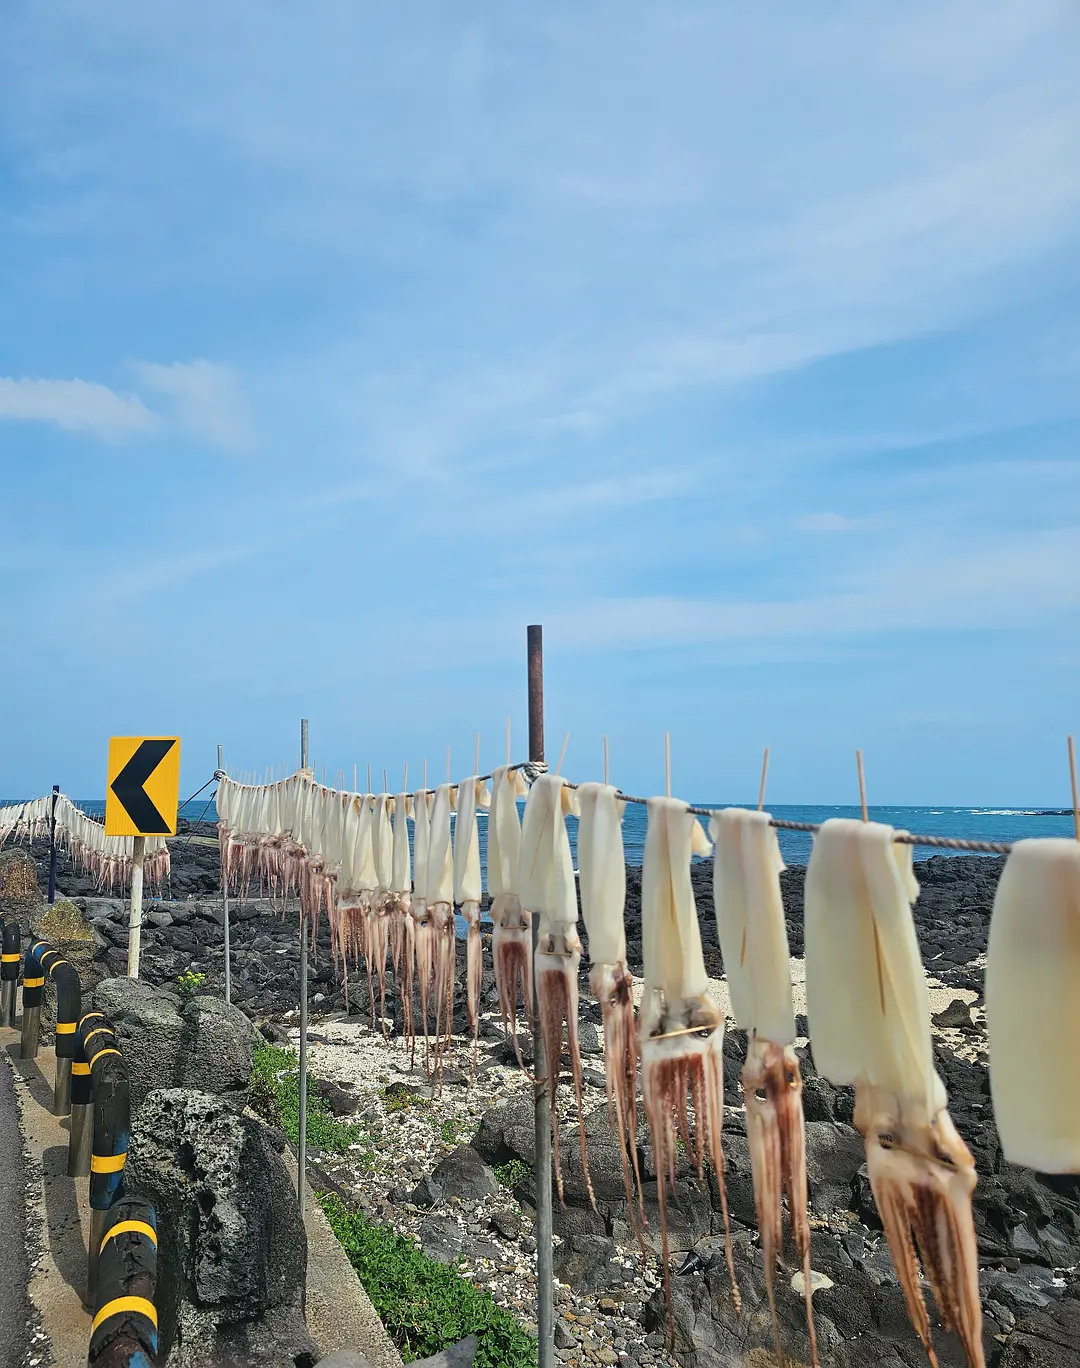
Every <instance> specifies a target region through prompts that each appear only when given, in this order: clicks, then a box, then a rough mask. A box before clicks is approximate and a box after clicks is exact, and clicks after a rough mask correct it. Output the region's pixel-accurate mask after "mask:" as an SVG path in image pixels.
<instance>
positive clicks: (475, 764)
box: [473, 732, 480, 774]
mask: <svg viewBox="0 0 1080 1368" xmlns="http://www.w3.org/2000/svg"><path fill="white" fill-rule="evenodd" d="M479 773H480V733H479V732H477V733H476V760H475V761H474V762H473V774H479Z"/></svg>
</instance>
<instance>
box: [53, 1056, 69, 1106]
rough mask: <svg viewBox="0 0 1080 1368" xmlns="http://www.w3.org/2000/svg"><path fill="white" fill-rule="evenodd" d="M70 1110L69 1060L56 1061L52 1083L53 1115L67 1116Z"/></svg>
mask: <svg viewBox="0 0 1080 1368" xmlns="http://www.w3.org/2000/svg"><path fill="white" fill-rule="evenodd" d="M70 1110H71V1060H70V1059H57V1061H56V1079H55V1081H54V1083H53V1115H54V1116H67V1114H68V1112H69V1111H70Z"/></svg>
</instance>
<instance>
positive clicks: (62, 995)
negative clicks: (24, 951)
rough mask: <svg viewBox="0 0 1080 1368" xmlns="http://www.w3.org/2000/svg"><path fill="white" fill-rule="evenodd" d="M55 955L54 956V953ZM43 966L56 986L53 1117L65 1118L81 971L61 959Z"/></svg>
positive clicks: (79, 1010)
mask: <svg viewBox="0 0 1080 1368" xmlns="http://www.w3.org/2000/svg"><path fill="white" fill-rule="evenodd" d="M54 953H55V952H54ZM45 958H46V957H45V956H44V955H43V956H42V957H41V959H42V966H43V967H44V968H47V969H48V972H49V977H50V978H51V979H52V981H53V983H54V984H55V985H56V1038H55V1042H54V1052H55V1054H56V1081H55V1083H54V1085H53V1114H54V1115H55V1116H66V1115H67V1114H68V1112H69V1111H70V1110H71V1064H72V1060H73V1059H74V1057H75V1030H76V1027H77V1026H78V1023H79V1017H80V1015H81V1013H82V984H81V983H80V982H79V971H78V970H77V969H76V968H75V966H74V965H73V964H72V963H71V962H70V960H66V959H61V958H59V956H58V957H57V958H55V959H52V960H50V962H49V963H48V964H47V965H46V964H45Z"/></svg>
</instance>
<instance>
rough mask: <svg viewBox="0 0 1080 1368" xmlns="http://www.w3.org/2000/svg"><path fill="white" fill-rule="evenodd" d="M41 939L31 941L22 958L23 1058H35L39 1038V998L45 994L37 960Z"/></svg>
mask: <svg viewBox="0 0 1080 1368" xmlns="http://www.w3.org/2000/svg"><path fill="white" fill-rule="evenodd" d="M42 944H43V942H42V941H31V942H30V945H29V946H28V947H27V951H26V955H25V957H24V959H23V991H22V1043H21V1049H20V1053H21V1055H22V1057H23V1059H36V1058H37V1052H38V1044H39V1043H40V1040H41V1000H42V998H43V997H44V996H45V971H44V969H42V967H41V965H40V964H39V963H38V961H37V954H36V951H37V948H38V946H39V945H42Z"/></svg>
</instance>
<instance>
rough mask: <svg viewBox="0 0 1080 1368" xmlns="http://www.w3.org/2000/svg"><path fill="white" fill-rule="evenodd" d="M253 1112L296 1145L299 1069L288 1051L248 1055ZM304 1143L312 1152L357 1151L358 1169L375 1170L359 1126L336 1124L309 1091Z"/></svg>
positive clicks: (263, 1048)
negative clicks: (318, 1150) (279, 1129)
mask: <svg viewBox="0 0 1080 1368" xmlns="http://www.w3.org/2000/svg"><path fill="white" fill-rule="evenodd" d="M248 1096H249V1100H250V1102H251V1108H252V1110H253V1111H255V1112H258V1114H259V1115H260V1116H261V1117H263V1119H264V1120H266V1121H270V1122H271V1123H272V1124H273V1125H275V1126H280V1127H281V1128H282V1130H283V1131H284V1132H285V1134H286V1135H287V1136H288V1137H289V1139H290V1140H291V1141H292V1142H293V1144H294V1145H296V1144H299V1142H300V1066H299V1062H298V1060H297V1058H296V1055H294V1054H293V1052H292V1050H285V1049H282V1048H281V1046H280V1045H260V1046H259V1047H258V1049H256V1050H255V1052H254V1054H253V1055H252V1060H251V1082H250V1084H249V1091H248ZM307 1142H308V1144H309V1145H310V1146H311V1147H312V1148H313V1149H321V1150H328V1151H330V1152H332V1153H334V1154H344V1153H345V1152H346V1150H351V1149H352V1148H353V1146H355V1145H359V1146H360V1147H361V1148H360V1150H359V1151H358V1152H356V1153H354V1155H353V1159H354V1161H355V1162H356V1164H357V1165H358V1166H359V1167H360V1168H362V1169H372V1168H374V1166H375V1163H374V1154H373V1152H372V1149H371V1144H370V1139H369V1137H368V1135H367V1132H366V1131H365V1130H364V1128H363V1126H361V1125H358V1124H357V1123H356V1122H354V1121H338V1120H337V1119H336V1118H335V1117H334V1116H332V1115H331V1113H330V1112H329V1111H328V1110H327V1107H326V1105H325V1103H324V1102H322V1100H321V1099H320V1098H319V1096H318V1094H317V1093H316V1092H314V1090H312V1089H311V1088H309V1089H308V1106H307Z"/></svg>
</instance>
